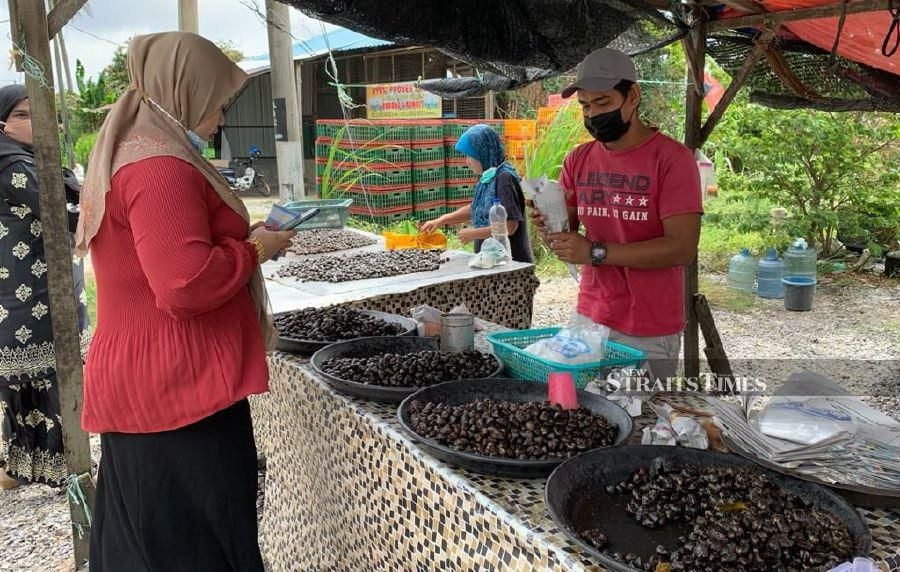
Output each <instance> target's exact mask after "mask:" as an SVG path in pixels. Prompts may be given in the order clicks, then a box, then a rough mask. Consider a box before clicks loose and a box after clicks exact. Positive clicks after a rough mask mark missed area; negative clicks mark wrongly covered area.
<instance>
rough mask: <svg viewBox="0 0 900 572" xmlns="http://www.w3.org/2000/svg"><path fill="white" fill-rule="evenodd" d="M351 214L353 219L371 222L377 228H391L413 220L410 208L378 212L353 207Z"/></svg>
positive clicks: (362, 207) (363, 207) (361, 207)
mask: <svg viewBox="0 0 900 572" xmlns="http://www.w3.org/2000/svg"><path fill="white" fill-rule="evenodd" d="M351 214H352V215H353V218H355V219H359V220H361V221H365V222H372V223H375V224H377V225H379V226H391V225H393V224H396V223H398V222H403V221H405V220H414V218H413V210H412V207H406V208H402V209H389V210H385V211H379V210H375V209H368V208H366V207H365V206H355V207H353V212H352V213H351Z"/></svg>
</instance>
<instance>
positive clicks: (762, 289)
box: [756, 248, 784, 298]
mask: <svg viewBox="0 0 900 572" xmlns="http://www.w3.org/2000/svg"><path fill="white" fill-rule="evenodd" d="M782 278H784V261H783V260H782V259H780V258H778V252H776V251H775V249H774V248H770V249H768V250H766V256H765V258H761V259H760V261H759V266H758V267H757V271H756V282H757V287H756V293H757V294H759V297H760V298H784V284H782V283H781V279H782Z"/></svg>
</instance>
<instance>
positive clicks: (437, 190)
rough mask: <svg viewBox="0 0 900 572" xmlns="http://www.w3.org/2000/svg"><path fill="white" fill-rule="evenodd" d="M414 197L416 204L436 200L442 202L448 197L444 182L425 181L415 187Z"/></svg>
mask: <svg viewBox="0 0 900 572" xmlns="http://www.w3.org/2000/svg"><path fill="white" fill-rule="evenodd" d="M413 198H414V200H415V202H414V203H413V204H416V205H425V204H429V203H433V202H435V201H441V202H442V203H443V202H444V201H445V200H446V199H447V197H446V190H445V189H444V184H443V183H423V184H422V185H416V186H414V187H413Z"/></svg>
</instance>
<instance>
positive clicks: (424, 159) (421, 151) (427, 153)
mask: <svg viewBox="0 0 900 572" xmlns="http://www.w3.org/2000/svg"><path fill="white" fill-rule="evenodd" d="M412 156H413V162H415V163H435V162H443V160H444V145H443V144H440V145H431V146H428V147H416V146H414V147H413V149H412Z"/></svg>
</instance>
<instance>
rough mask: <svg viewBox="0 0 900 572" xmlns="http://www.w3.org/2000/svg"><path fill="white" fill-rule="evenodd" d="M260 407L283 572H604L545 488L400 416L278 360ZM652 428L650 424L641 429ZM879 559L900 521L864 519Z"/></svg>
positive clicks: (897, 560)
mask: <svg viewBox="0 0 900 572" xmlns="http://www.w3.org/2000/svg"><path fill="white" fill-rule="evenodd" d="M270 363H271V378H272V379H271V392H270V393H269V394H268V395H267V396H262V397H257V398H254V399H253V401H252V403H253V408H254V419H255V421H256V433H257V440H258V441H264V442H266V443H267V447H268V449H269V450H268V451H267V454H268V459H267V461H268V464H267V467H268V472H267V476H266V506H265V511H264V514H263V522H262V537H263V551H264V553H265V555H266V558H267V560H268V561H269V563H270V564H271V568H272V570H274V571H277V572H281V571H305V570H317V571H331V570H341V571H343V570H348V571H349V570H365V571H375V570H386V571H391V572H401V571H402V572H406V571H420V570H421V571H451V570H452V571H457V570H602V569H603V568H602V567H601V566H599V565H598V564H597V563H596V562H595V561H593V560H592V559H591V558H589V557H587V556H586V555H585V554H583V553H582V552H581V551H580V549H579V548H578V547H577V546H576V545H575V544H574V543H572V542H571V541H569V540H568V538H567V537H565V536H563V535H562V533H561V532H559V530H557V528H556V527H555V525H554V524H553V521H552V520H551V519H550V517H549V515H548V513H547V510H546V507H545V504H544V501H543V492H544V484H545V480H544V479H532V480H520V479H502V478H498V477H490V476H484V475H479V474H476V473H471V472H468V471H465V470H461V469H457V468H455V467H452V466H450V465H446V464H444V463H442V462H440V461H438V460H436V459H434V458H433V457H431V456H430V455H428V454H427V453H425V452H423V451H421V450H420V449H419V448H418V447H417V446H416V445H415V444H414V443H413V442H412V441H411V440H410V439H409V438H408V437H407V436H406V435H405V433H403V432H402V430H401V429H400V425H399V423H398V422H397V421H396V406H393V405H383V404H377V403H371V402H367V401H363V400H358V399H353V398H350V397H346V396H343V395H341V394H338V393H336V392H334V391H333V390H332V389H331V388H330V386H328V385H327V384H326V383H325V382H324V381H322V380H321V379H319V378H318V377H317V376H316V375H315V374H314V372H313V371H312V368H311V367H309V365H308V362H307V361H306V360H303V359H300V358H296V357H293V356H289V355H287V354H282V353H276V354H275V355H274V356H273V357H272V358H271V362H270ZM651 421H652V419H650V418H649V417H646V418H641V419H639V420H638V423H636V428H635V433H634V436H636V435H637V434H638V433H639V431H640V428H642V427H643V426H644V425H646V424H647V423H650V422H651ZM861 512H862V513H863V514H864V516H865V517H866V519H867V521H868V523H869V526H870V528H871V530H872V534H873V537H874V544H875V549H874V554H875V556H876V557H877V558H880V559H888V560H889V561H890V565H889V566H887V569H889V570H900V512H897V511H881V510H879V511H864V510H863V511H861Z"/></svg>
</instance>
